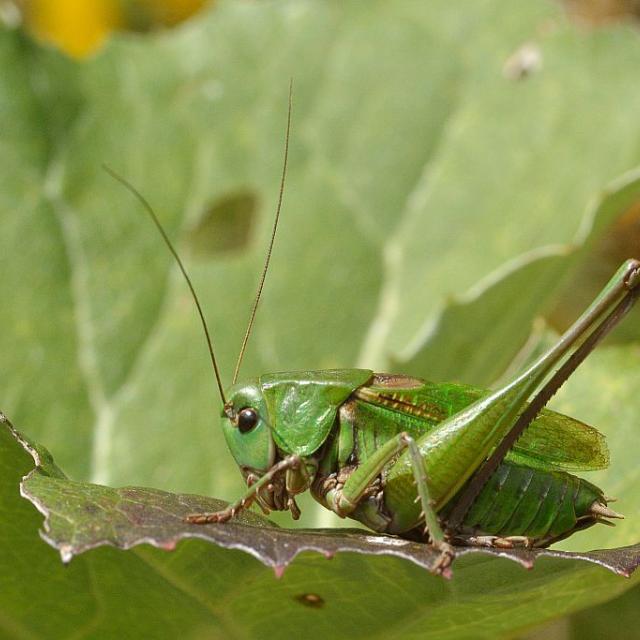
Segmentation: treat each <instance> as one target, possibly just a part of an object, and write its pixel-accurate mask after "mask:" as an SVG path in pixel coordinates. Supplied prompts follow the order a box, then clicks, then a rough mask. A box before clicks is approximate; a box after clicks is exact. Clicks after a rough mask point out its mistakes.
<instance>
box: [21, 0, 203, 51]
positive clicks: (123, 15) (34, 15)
mask: <svg viewBox="0 0 640 640" xmlns="http://www.w3.org/2000/svg"><path fill="white" fill-rule="evenodd" d="M206 1H207V0H23V2H22V3H21V4H22V6H23V7H24V15H25V22H26V25H27V27H28V28H29V30H30V31H31V32H32V33H34V34H35V35H36V36H37V37H38V38H40V39H41V40H44V41H46V42H51V43H53V44H55V45H56V46H58V47H59V48H60V49H62V50H63V51H64V52H66V53H67V54H69V55H70V56H73V57H75V58H83V57H86V56H88V55H91V54H92V53H93V52H95V51H96V50H97V49H98V48H99V47H100V46H101V45H102V44H103V43H104V42H105V40H106V39H107V38H108V37H109V34H110V33H111V32H112V31H114V30H116V29H133V30H147V29H153V28H154V27H157V26H173V25H175V24H177V23H179V22H181V21H182V20H185V19H186V18H188V17H189V16H191V15H193V14H194V13H195V12H196V11H198V10H199V9H201V8H202V6H203V5H204V4H205V3H206Z"/></svg>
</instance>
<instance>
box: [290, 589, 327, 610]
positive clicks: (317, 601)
mask: <svg viewBox="0 0 640 640" xmlns="http://www.w3.org/2000/svg"><path fill="white" fill-rule="evenodd" d="M294 599H295V600H297V601H298V602H299V603H300V604H303V605H304V606H305V607H310V608H311V609H322V607H324V600H323V599H322V598H321V597H320V596H319V595H318V594H317V593H301V594H300V595H299V596H295V598H294Z"/></svg>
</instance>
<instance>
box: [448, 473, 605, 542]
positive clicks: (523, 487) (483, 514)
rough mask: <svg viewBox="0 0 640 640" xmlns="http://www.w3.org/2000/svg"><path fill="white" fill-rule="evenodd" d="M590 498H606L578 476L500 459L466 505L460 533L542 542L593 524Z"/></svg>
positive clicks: (600, 499)
mask: <svg viewBox="0 0 640 640" xmlns="http://www.w3.org/2000/svg"><path fill="white" fill-rule="evenodd" d="M595 501H599V502H602V503H605V500H604V498H603V495H602V492H601V491H600V489H598V488H597V487H596V486H594V485H593V484H591V483H590V482H587V481H586V480H583V479H582V478H578V477H577V476H574V475H571V474H569V473H564V472H562V471H541V470H538V469H532V468H530V467H527V466H523V465H519V464H515V463H511V462H503V463H502V464H501V465H500V467H499V468H498V469H497V470H496V473H495V474H494V475H493V477H492V478H491V479H490V480H489V482H488V483H487V485H486V486H485V487H484V489H483V490H482V492H481V493H480V495H479V496H478V498H477V499H476V501H475V503H474V504H473V505H472V507H471V508H470V509H469V512H468V513H467V515H466V517H465V519H464V523H463V532H464V533H469V534H474V535H496V536H501V537H506V536H527V537H529V538H532V539H533V540H534V542H535V544H536V546H546V545H548V544H551V542H553V541H554V540H557V539H559V538H563V537H565V536H567V535H569V534H570V533H571V532H573V531H575V530H576V529H581V528H584V527H586V526H590V525H591V524H594V523H595V522H596V518H595V517H594V514H593V513H592V512H591V506H592V505H593V503H594V502H595ZM453 502H455V500H454V501H453Z"/></svg>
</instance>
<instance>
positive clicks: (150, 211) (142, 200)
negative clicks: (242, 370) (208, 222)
mask: <svg viewBox="0 0 640 640" xmlns="http://www.w3.org/2000/svg"><path fill="white" fill-rule="evenodd" d="M102 168H103V169H104V170H105V171H106V172H107V173H108V174H109V175H110V176H111V177H112V178H115V179H116V180H117V181H118V182H119V183H120V184H122V185H123V186H124V187H125V188H126V189H128V190H129V191H130V192H131V193H132V194H133V195H134V196H135V197H136V198H137V199H138V200H139V202H140V203H141V204H142V206H143V207H144V208H145V209H146V211H147V213H148V214H149V215H150V216H151V220H153V223H154V224H155V225H156V228H157V229H158V231H159V232H160V235H161V236H162V239H163V240H164V242H165V244H166V245H167V247H168V248H169V251H171V253H172V255H173V257H174V258H175V259H176V262H177V263H178V266H179V267H180V271H182V275H183V276H184V279H185V280H186V281H187V285H188V286H189V291H191V296H192V297H193V301H194V302H195V303H196V308H197V309H198V315H199V316H200V322H201V323H202V328H203V329H204V335H205V337H206V339H207V347H209V355H210V356H211V364H212V365H213V372H214V374H215V376H216V382H217V384H218V390H219V391H220V398H222V404H226V403H227V400H226V398H225V396H224V389H223V388H222V382H221V380H220V371H219V369H218V362H217V361H216V356H215V354H214V353H213V344H212V343H211V336H210V334H209V327H208V326H207V321H206V320H205V319H204V313H203V312H202V307H201V306H200V300H198V295H197V294H196V290H195V289H194V288H193V284H191V279H190V278H189V275H188V274H187V270H186V269H185V268H184V265H183V264H182V260H180V256H179V255H178V252H177V251H176V250H175V249H174V248H173V245H172V244H171V240H169V236H167V234H166V232H165V230H164V229H163V227H162V225H161V224H160V220H158V216H156V214H155V211H154V210H153V208H152V207H151V205H150V204H149V202H148V201H147V200H146V198H145V197H144V196H143V195H142V194H141V193H140V192H139V191H138V190H137V189H136V188H135V187H134V186H133V185H132V184H131V183H130V182H128V181H127V180H125V179H124V178H123V177H122V176H120V175H118V174H117V173H116V172H115V171H114V170H113V169H111V167H108V166H107V165H106V164H103V165H102Z"/></svg>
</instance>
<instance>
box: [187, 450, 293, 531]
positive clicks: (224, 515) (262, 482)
mask: <svg viewBox="0 0 640 640" xmlns="http://www.w3.org/2000/svg"><path fill="white" fill-rule="evenodd" d="M303 466H304V465H303V464H302V460H301V458H300V456H297V455H291V456H287V457H286V458H284V459H282V460H280V462H277V463H276V464H274V465H273V467H271V469H269V471H267V472H266V473H265V474H264V475H263V476H262V477H261V478H259V479H258V480H256V481H255V482H254V483H253V484H252V485H251V486H250V487H249V489H248V490H247V492H246V493H245V494H244V496H242V498H240V500H237V501H236V502H234V503H232V504H230V505H229V506H228V507H226V508H225V509H222V510H221V511H213V512H211V513H191V514H189V515H188V516H185V518H184V520H185V522H189V523H190V524H208V523H210V522H226V521H227V520H230V519H231V518H233V517H234V516H235V515H236V514H237V513H238V512H239V511H242V509H246V508H247V507H248V506H250V505H251V503H252V502H253V501H254V500H255V497H256V494H257V493H258V491H259V490H260V489H261V488H262V487H264V486H266V485H268V484H269V483H270V482H271V481H272V480H273V478H274V477H275V476H276V475H278V474H279V473H283V472H286V471H288V470H290V469H301V468H302V467H303Z"/></svg>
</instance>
